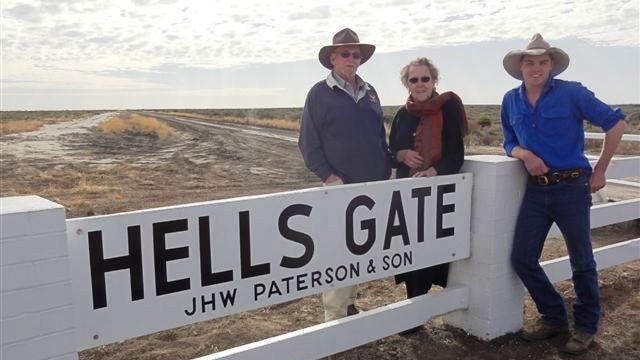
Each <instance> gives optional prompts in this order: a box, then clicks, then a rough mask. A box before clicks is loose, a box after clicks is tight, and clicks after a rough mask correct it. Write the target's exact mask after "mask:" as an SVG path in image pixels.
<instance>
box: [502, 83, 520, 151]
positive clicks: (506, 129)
mask: <svg viewBox="0 0 640 360" xmlns="http://www.w3.org/2000/svg"><path fill="white" fill-rule="evenodd" d="M508 108H509V104H508V99H507V95H505V97H504V98H503V99H502V105H501V106H500V120H501V121H502V134H503V137H504V141H503V142H502V147H503V148H504V151H505V153H506V154H507V156H512V155H511V152H512V151H513V148H515V147H516V146H518V145H519V144H518V138H517V137H516V132H515V131H514V130H513V127H512V126H511V122H510V121H509V113H508V111H509V109H508Z"/></svg>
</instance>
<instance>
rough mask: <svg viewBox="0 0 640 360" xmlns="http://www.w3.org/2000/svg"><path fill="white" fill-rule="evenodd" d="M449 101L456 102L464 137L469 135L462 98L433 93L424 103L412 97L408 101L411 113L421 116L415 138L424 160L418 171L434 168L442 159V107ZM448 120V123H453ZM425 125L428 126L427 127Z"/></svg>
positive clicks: (449, 92)
mask: <svg viewBox="0 0 640 360" xmlns="http://www.w3.org/2000/svg"><path fill="white" fill-rule="evenodd" d="M449 100H453V101H455V102H456V104H457V105H458V107H459V108H460V121H461V126H462V129H463V131H464V133H463V136H464V135H467V134H468V133H469V128H468V125H467V115H466V113H465V111H464V105H462V100H460V97H458V95H456V94H455V93H453V92H451V91H447V92H445V93H443V94H442V95H439V94H438V93H437V92H435V91H434V92H433V95H432V96H431V98H430V99H429V100H427V101H424V102H415V101H414V100H413V98H412V97H411V95H409V98H408V99H407V104H406V107H407V110H408V111H409V113H411V114H413V115H416V116H419V117H420V122H419V123H418V127H417V128H416V132H415V136H414V138H413V139H414V148H415V149H416V151H417V152H418V153H420V154H421V155H422V157H423V158H424V163H423V165H422V167H421V168H419V169H417V170H416V171H422V170H426V169H428V168H429V167H431V166H433V165H434V164H435V163H437V162H438V160H440V158H441V157H442V121H443V119H442V106H443V105H444V104H445V103H446V102H447V101H449ZM453 120H454V119H450V120H449V119H448V120H447V121H453ZM425 124H426V125H427V126H425Z"/></svg>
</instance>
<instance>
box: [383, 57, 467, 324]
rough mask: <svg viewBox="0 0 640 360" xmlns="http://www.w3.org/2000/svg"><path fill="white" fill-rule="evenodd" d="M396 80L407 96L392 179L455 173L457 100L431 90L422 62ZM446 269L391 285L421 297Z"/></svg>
mask: <svg viewBox="0 0 640 360" xmlns="http://www.w3.org/2000/svg"><path fill="white" fill-rule="evenodd" d="M400 80H401V81H402V84H403V85H404V86H405V87H406V88H407V90H409V98H408V99H407V103H406V104H405V105H404V106H403V107H401V108H400V109H398V111H397V112H396V115H395V117H394V119H393V123H392V125H391V133H390V135H389V148H390V149H391V152H392V154H393V156H394V167H395V168H396V177H397V178H404V177H409V176H414V177H418V176H422V177H429V176H436V175H447V174H455V173H457V172H458V171H459V170H460V167H461V166H462V162H463V161H464V143H463V140H462V138H463V136H464V135H465V134H466V133H467V118H466V115H465V111H464V106H463V105H462V101H461V100H460V98H459V97H458V96H457V95H456V94H454V93H453V92H446V93H444V94H438V93H437V92H436V90H435V85H436V84H437V83H438V69H436V67H435V66H434V65H433V64H432V63H431V62H430V61H429V59H427V58H424V57H421V58H417V59H415V60H413V61H412V62H410V63H409V64H407V65H405V66H404V67H403V68H402V70H401V71H400ZM448 271H449V264H442V265H436V266H432V267H428V268H424V269H419V270H415V271H410V272H407V273H404V274H400V275H396V283H398V284H399V283H401V282H404V283H405V286H406V288H407V298H412V297H415V296H419V295H424V294H426V293H427V292H428V291H429V289H431V285H432V284H436V285H440V286H443V287H444V286H446V285H447V275H448ZM419 329H420V327H416V328H413V329H409V330H407V331H403V332H402V333H401V334H405V335H406V334H411V333H414V332H416V331H418V330H419Z"/></svg>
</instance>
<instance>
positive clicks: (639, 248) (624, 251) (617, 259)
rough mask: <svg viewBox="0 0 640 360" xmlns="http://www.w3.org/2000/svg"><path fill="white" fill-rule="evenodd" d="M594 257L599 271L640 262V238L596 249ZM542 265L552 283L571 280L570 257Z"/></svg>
mask: <svg viewBox="0 0 640 360" xmlns="http://www.w3.org/2000/svg"><path fill="white" fill-rule="evenodd" d="M593 256H594V257H595V259H596V264H597V267H598V270H601V269H606V268H608V267H611V266H615V265H619V264H624V263H626V262H629V261H634V260H638V259H640V238H638V239H633V240H627V241H623V242H620V243H616V244H611V245H608V246H603V247H600V248H597V249H594V251H593ZM540 265H541V266H542V268H543V269H544V272H545V273H546V274H547V277H549V280H550V281H551V282H552V283H556V282H559V281H563V280H567V279H570V278H571V266H570V264H569V257H568V256H565V257H561V258H558V259H553V260H549V261H545V262H542V263H540Z"/></svg>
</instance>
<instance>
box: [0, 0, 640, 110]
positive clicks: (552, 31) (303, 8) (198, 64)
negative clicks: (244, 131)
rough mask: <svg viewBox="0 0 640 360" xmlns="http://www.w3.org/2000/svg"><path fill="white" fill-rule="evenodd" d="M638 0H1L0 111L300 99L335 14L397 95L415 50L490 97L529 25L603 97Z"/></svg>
mask: <svg viewBox="0 0 640 360" xmlns="http://www.w3.org/2000/svg"><path fill="white" fill-rule="evenodd" d="M639 3H640V1H638V0H538V1H518V0H487V1H481V0H466V1H459V0H447V1H442V0H438V1H431V0H415V1H414V0H370V1H362V0H357V1H356V0H338V1H334V0H331V1H324V0H316V1H292V0H272V1H265V0H260V1H254V0H232V1H229V0H216V1H213V0H67V1H64V0H2V2H1V4H0V22H1V24H0V27H1V28H0V30H1V31H0V41H1V44H0V52H1V59H0V60H1V64H0V82H1V83H0V110H84V109H116V110H117V109H181V108H266V107H302V106H303V105H304V99H305V96H306V93H307V91H308V90H309V88H311V86H313V84H314V83H316V82H317V81H319V80H321V79H323V78H325V77H326V75H327V74H328V70H327V69H325V68H324V67H322V65H320V63H319V62H318V51H319V50H320V48H321V47H322V46H325V45H330V44H331V41H332V37H333V34H335V33H336V32H337V31H338V30H340V29H342V28H344V27H349V28H352V29H353V30H354V31H356V32H357V33H358V35H359V37H360V41H361V42H363V43H369V44H374V45H376V52H375V54H374V55H373V57H372V58H371V59H370V60H369V61H368V62H367V63H366V64H363V65H362V66H361V67H360V69H359V70H358V74H359V75H360V76H362V78H363V79H364V80H365V81H367V82H369V83H371V84H372V85H373V86H374V87H375V88H376V89H377V91H378V94H379V96H380V99H381V102H382V105H388V106H391V105H399V104H402V103H404V101H405V100H406V97H407V91H406V90H405V89H404V87H403V86H402V84H401V83H400V80H399V71H400V69H401V68H402V66H404V65H405V64H406V63H408V62H409V61H411V60H412V59H414V58H416V57H418V56H426V57H428V58H430V59H431V60H432V61H433V62H434V63H435V65H436V66H437V67H438V69H439V71H440V82H439V84H438V86H437V89H438V90H439V91H440V92H442V91H454V92H456V93H458V94H459V95H460V97H461V98H462V99H463V101H464V102H465V103H467V104H499V103H500V102H501V100H502V96H503V94H504V93H505V92H506V91H507V90H508V89H510V88H513V87H516V86H518V85H519V82H518V81H517V80H515V79H513V78H511V77H510V76H509V75H508V74H507V73H506V72H505V71H504V69H503V67H502V58H503V57H504V55H505V54H506V53H507V52H509V51H510V50H515V49H522V48H524V46H525V45H526V43H527V41H528V39H529V38H530V37H531V36H532V34H534V33H536V32H538V33H541V34H542V35H543V36H544V38H545V39H546V40H547V41H548V42H549V43H550V44H551V45H552V46H556V47H560V48H562V49H563V50H565V51H566V52H567V53H568V54H569V56H570V57H571V64H570V65H569V68H568V69H567V70H566V71H565V72H564V73H562V74H561V75H559V76H558V78H561V79H566V80H576V81H580V82H582V83H583V84H584V85H585V86H587V87H588V88H589V89H591V90H592V91H593V92H595V94H596V96H598V97H599V98H600V99H602V100H603V101H605V102H607V103H609V104H638V103H640V15H639Z"/></svg>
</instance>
